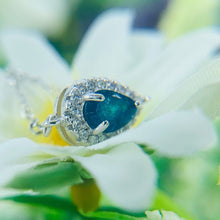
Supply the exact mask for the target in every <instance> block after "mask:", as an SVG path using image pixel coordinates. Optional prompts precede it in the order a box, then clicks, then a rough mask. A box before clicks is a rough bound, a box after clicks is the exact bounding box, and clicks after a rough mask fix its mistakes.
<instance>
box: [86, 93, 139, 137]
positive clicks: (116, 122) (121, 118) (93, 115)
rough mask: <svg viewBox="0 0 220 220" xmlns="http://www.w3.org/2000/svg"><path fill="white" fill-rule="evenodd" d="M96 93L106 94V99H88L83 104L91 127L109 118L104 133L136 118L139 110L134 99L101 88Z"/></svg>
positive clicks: (93, 127)
mask: <svg viewBox="0 0 220 220" xmlns="http://www.w3.org/2000/svg"><path fill="white" fill-rule="evenodd" d="M96 93H98V94H102V95H104V97H105V100H104V101H103V102H96V101H86V102H85V104H84V106H83V115H84V118H85V120H86V122H87V123H88V125H89V126H90V128H92V129H95V128H97V127H98V125H100V124H101V123H102V122H103V121H105V120H107V121H108V122H109V127H108V128H107V129H106V130H105V131H104V133H109V132H114V131H117V130H119V129H120V128H123V127H124V126H125V125H127V124H128V123H129V122H130V121H131V120H132V119H134V117H135V115H136V112H137V107H136V106H135V101H134V100H132V99H131V98H129V97H127V96H124V95H122V94H120V93H117V92H114V91H109V90H99V91H97V92H96Z"/></svg>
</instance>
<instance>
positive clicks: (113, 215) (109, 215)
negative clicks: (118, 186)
mask: <svg viewBox="0 0 220 220" xmlns="http://www.w3.org/2000/svg"><path fill="white" fill-rule="evenodd" d="M82 214H83V215H84V216H86V217H90V218H97V219H106V220H107V219H118V220H142V219H143V220H144V219H146V218H138V217H135V216H131V215H127V214H122V213H119V212H111V211H96V212H89V213H82Z"/></svg>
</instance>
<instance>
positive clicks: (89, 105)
mask: <svg viewBox="0 0 220 220" xmlns="http://www.w3.org/2000/svg"><path fill="white" fill-rule="evenodd" d="M147 100H148V99H147V98H143V97H140V96H138V95H136V93H135V92H133V91H131V90H130V89H129V88H128V87H125V86H122V85H121V84H119V83H118V82H116V81H112V80H108V79H100V78H93V79H86V80H81V81H78V82H76V83H74V84H73V85H71V86H70V87H68V88H65V89H64V90H63V91H62V92H61V93H60V95H59V96H58V98H57V100H56V104H55V114H56V116H57V117H59V118H61V119H62V120H61V123H59V124H57V126H56V127H57V129H58V132H59V134H60V135H61V137H62V138H63V139H64V140H65V141H66V142H67V143H68V144H70V145H92V144H96V143H99V142H102V141H104V140H106V139H108V138H110V137H112V136H115V135H117V134H119V133H121V132H123V131H125V130H127V129H129V128H130V127H131V126H132V125H134V123H135V121H136V118H137V116H138V114H139V113H140V110H141V106H142V105H143V104H144V102H146V101H147Z"/></svg>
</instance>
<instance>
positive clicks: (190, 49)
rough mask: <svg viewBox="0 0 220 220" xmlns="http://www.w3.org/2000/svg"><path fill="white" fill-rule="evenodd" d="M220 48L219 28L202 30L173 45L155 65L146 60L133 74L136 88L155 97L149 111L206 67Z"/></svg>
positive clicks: (170, 45) (169, 46)
mask: <svg viewBox="0 0 220 220" xmlns="http://www.w3.org/2000/svg"><path fill="white" fill-rule="evenodd" d="M219 45H220V34H219V32H218V30H217V29H215V28H208V29H203V30H199V31H196V32H193V33H190V34H187V35H186V36H183V37H181V38H178V39H176V40H175V41H173V42H171V43H170V44H168V46H167V47H166V48H165V49H164V50H163V51H162V53H161V54H160V55H159V56H158V57H157V59H155V60H154V62H152V64H151V65H149V64H148V63H147V61H146V64H145V65H143V66H141V67H138V69H136V70H135V72H134V73H133V74H132V73H131V75H133V76H135V78H134V79H133V81H132V82H133V84H132V86H133V88H135V89H136V90H137V91H139V92H140V93H142V94H145V95H148V96H151V98H152V100H151V102H150V103H149V105H148V107H147V108H148V112H150V111H152V109H153V108H154V107H155V106H156V105H158V103H159V102H160V101H162V100H163V99H164V98H166V96H167V95H168V94H170V93H171V92H172V91H173V90H174V89H175V88H177V87H178V86H179V84H180V83H182V82H183V80H185V79H187V77H190V76H191V75H192V74H193V73H195V72H196V71H197V70H198V69H199V68H200V67H201V66H202V65H204V63H205V62H207V61H208V60H209V59H210V58H211V57H212V55H213V53H214V52H215V50H216V49H217V48H218V47H219ZM137 85H138V86H137Z"/></svg>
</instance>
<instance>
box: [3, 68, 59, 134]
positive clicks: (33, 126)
mask: <svg viewBox="0 0 220 220" xmlns="http://www.w3.org/2000/svg"><path fill="white" fill-rule="evenodd" d="M6 74H7V78H8V82H9V85H10V86H11V87H13V88H14V89H15V92H16V94H17V97H18V99H19V101H20V104H21V108H22V109H21V115H22V117H24V118H25V119H27V120H28V121H29V128H30V130H31V132H32V133H33V134H35V135H41V134H43V135H44V136H46V137H47V136H48V135H49V134H50V132H51V129H52V127H53V126H56V125H58V124H59V123H60V122H61V118H60V117H58V116H57V115H49V116H48V117H47V119H46V120H45V121H44V122H42V123H39V119H38V118H37V117H36V116H35V115H34V113H33V111H32V109H31V106H30V104H29V102H28V100H27V99H26V97H25V95H24V93H22V89H21V85H22V83H24V82H25V81H28V82H30V83H32V84H36V85H38V86H40V87H41V88H43V89H44V90H46V91H48V92H50V93H52V89H51V87H50V86H49V85H47V84H45V83H44V82H43V81H41V80H40V79H38V78H36V77H32V76H30V75H29V74H27V73H25V72H23V71H20V70H14V69H7V70H6Z"/></svg>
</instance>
